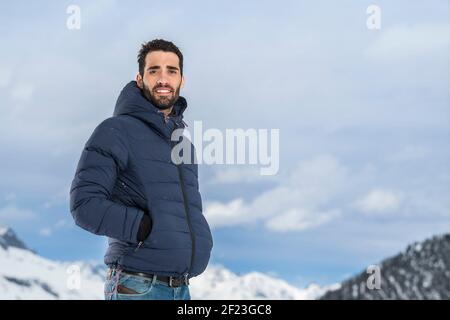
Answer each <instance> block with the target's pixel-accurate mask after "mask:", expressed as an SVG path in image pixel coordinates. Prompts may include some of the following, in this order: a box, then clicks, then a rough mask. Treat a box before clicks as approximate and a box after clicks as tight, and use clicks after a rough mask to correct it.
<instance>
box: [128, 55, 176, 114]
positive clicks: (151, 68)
mask: <svg viewBox="0 0 450 320" xmlns="http://www.w3.org/2000/svg"><path fill="white" fill-rule="evenodd" d="M136 82H137V84H138V86H139V88H141V89H142V91H143V93H144V95H145V97H146V98H147V99H149V100H150V101H151V102H152V103H153V104H154V105H155V106H156V107H157V108H159V109H163V110H164V109H168V108H170V107H171V106H173V104H174V103H175V101H176V100H177V99H178V97H179V94H180V88H181V87H182V86H183V85H184V78H183V77H182V76H181V72H180V63H179V59H178V56H177V55H176V54H175V53H173V52H165V51H153V52H150V53H149V54H147V56H146V57H145V68H144V75H143V77H142V76H141V75H140V74H138V75H137V76H136Z"/></svg>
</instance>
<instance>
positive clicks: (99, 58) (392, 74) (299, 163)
mask: <svg viewBox="0 0 450 320" xmlns="http://www.w3.org/2000/svg"><path fill="white" fill-rule="evenodd" d="M72 4H73V5H77V6H78V7H79V8H80V9H81V25H80V29H69V28H67V19H68V17H69V16H70V14H68V13H67V8H68V6H69V5H72ZM371 4H376V5H377V6H378V7H379V8H380V10H381V25H380V27H381V28H380V29H369V28H368V27H367V19H368V18H369V17H370V15H371V14H370V13H369V14H368V13H367V12H366V10H367V8H368V7H369V6H370V5H371ZM449 17H450V4H449V2H448V1H444V0H442V1H440V0H432V1H427V2H423V1H422V2H419V1H416V2H413V3H411V1H376V2H373V1H356V0H353V1H339V3H337V2H336V1H308V2H307V1H277V2H275V1H245V2H243V3H230V2H229V1H214V2H213V1H194V2H189V3H187V2H185V1H184V2H182V1H172V2H170V4H168V3H167V2H162V1H161V2H159V1H133V2H124V1H106V0H99V1H95V2H94V1H58V2H55V1H39V2H37V1H36V2H33V3H30V2H29V1H14V3H13V4H10V3H6V2H1V3H0V21H1V22H0V42H1V48H2V50H0V115H1V116H0V159H1V166H0V175H1V179H0V224H3V225H9V226H11V227H13V228H14V229H15V230H16V231H17V232H18V233H19V235H20V236H21V237H22V238H23V239H24V240H25V241H26V242H27V243H28V244H29V245H30V246H31V247H32V248H34V249H35V250H37V251H38V252H39V253H40V254H41V255H43V256H45V257H49V258H52V259H58V260H73V259H89V260H99V261H101V260H102V258H103V254H104V250H105V243H106V241H105V239H104V238H102V237H97V236H94V235H90V234H88V233H87V232H86V231H84V230H81V229H80V228H78V227H76V226H74V223H73V220H72V217H71V215H70V211H69V203H68V195H69V186H70V183H71V181H72V179H73V175H74V173H75V168H76V165H77V162H78V159H79V156H80V154H81V150H82V148H83V145H84V143H85V142H86V140H87V138H88V137H89V136H90V134H91V132H92V130H93V129H94V128H95V126H96V125H97V124H98V123H99V122H101V121H102V120H103V119H105V118H107V117H109V116H111V114H112V112H113V108H114V104H115V101H116V99H117V96H118V94H119V92H120V90H121V89H122V87H123V86H124V85H125V84H126V83H127V82H128V81H130V80H132V79H134V76H135V74H136V72H137V63H136V54H137V51H138V50H139V46H140V44H141V43H143V42H144V41H148V40H151V39H154V38H164V39H167V40H171V41H173V42H174V43H175V44H177V45H178V46H179V47H180V49H181V50H182V52H183V54H184V56H185V77H186V86H185V88H184V89H183V90H182V92H181V94H182V95H183V96H184V97H185V98H186V99H187V101H188V109H187V111H186V113H185V115H186V118H185V120H186V122H187V123H188V125H189V126H190V127H192V126H193V123H194V121H202V122H203V127H204V129H208V128H217V129H220V130H225V129H236V128H243V129H250V128H253V129H268V130H270V129H279V130H280V131H279V133H280V146H279V161H280V165H279V171H278V173H277V174H276V175H273V176H261V175H260V174H259V172H260V171H259V169H260V165H220V164H216V165H208V164H201V165H199V171H200V191H201V193H202V198H203V201H204V211H205V212H204V213H205V216H206V217H207V219H208V221H209V222H210V224H211V227H212V232H213V236H214V248H213V253H212V258H211V263H219V264H222V265H224V266H225V267H227V268H229V269H231V270H232V271H234V272H238V273H244V272H249V271H261V272H268V273H270V274H272V275H276V276H279V277H281V278H284V279H286V280H287V281H289V282H290V283H292V284H294V285H298V286H304V285H307V284H308V283H310V282H316V283H319V284H329V283H333V282H336V281H340V280H342V279H344V278H346V277H347V276H349V275H352V274H353V273H355V272H360V271H362V270H364V269H366V268H367V266H369V265H370V264H373V263H376V262H378V261H380V260H381V259H383V258H385V257H387V256H390V255H393V254H396V253H398V252H399V251H401V250H403V249H404V248H405V247H406V245H407V244H408V243H411V242H413V241H418V240H423V239H425V238H427V237H430V236H432V235H435V234H441V233H445V232H448V231H449V230H450V197H449V196H448V195H449V192H450V166H449V161H450V148H448V141H449V138H450V126H449V125H450V89H449V88H450V72H449V71H450V19H449Z"/></svg>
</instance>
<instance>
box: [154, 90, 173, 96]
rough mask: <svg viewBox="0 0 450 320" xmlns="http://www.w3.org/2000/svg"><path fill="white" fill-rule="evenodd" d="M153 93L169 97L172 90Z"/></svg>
mask: <svg viewBox="0 0 450 320" xmlns="http://www.w3.org/2000/svg"><path fill="white" fill-rule="evenodd" d="M155 91H156V93H157V94H159V95H169V94H171V93H172V90H170V89H157V90H155Z"/></svg>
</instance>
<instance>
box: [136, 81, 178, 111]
mask: <svg viewBox="0 0 450 320" xmlns="http://www.w3.org/2000/svg"><path fill="white" fill-rule="evenodd" d="M142 83H143V85H144V88H143V89H142V91H143V93H144V96H145V97H146V98H147V99H148V100H150V101H151V103H152V104H153V105H154V106H155V107H157V108H158V109H160V110H165V109H169V108H170V107H172V106H173V105H174V104H175V102H176V101H177V99H178V97H179V96H180V87H181V85H180V86H178V88H177V89H176V90H173V88H172V87H170V86H161V85H156V86H154V87H153V88H152V89H150V88H149V87H148V86H147V85H146V84H145V83H144V82H142ZM158 88H170V90H172V94H171V95H168V96H160V97H158V96H157V94H156V90H157V89H158Z"/></svg>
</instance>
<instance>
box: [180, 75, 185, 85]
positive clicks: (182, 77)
mask: <svg viewBox="0 0 450 320" xmlns="http://www.w3.org/2000/svg"><path fill="white" fill-rule="evenodd" d="M180 87H181V88H184V76H181V84H180Z"/></svg>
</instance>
